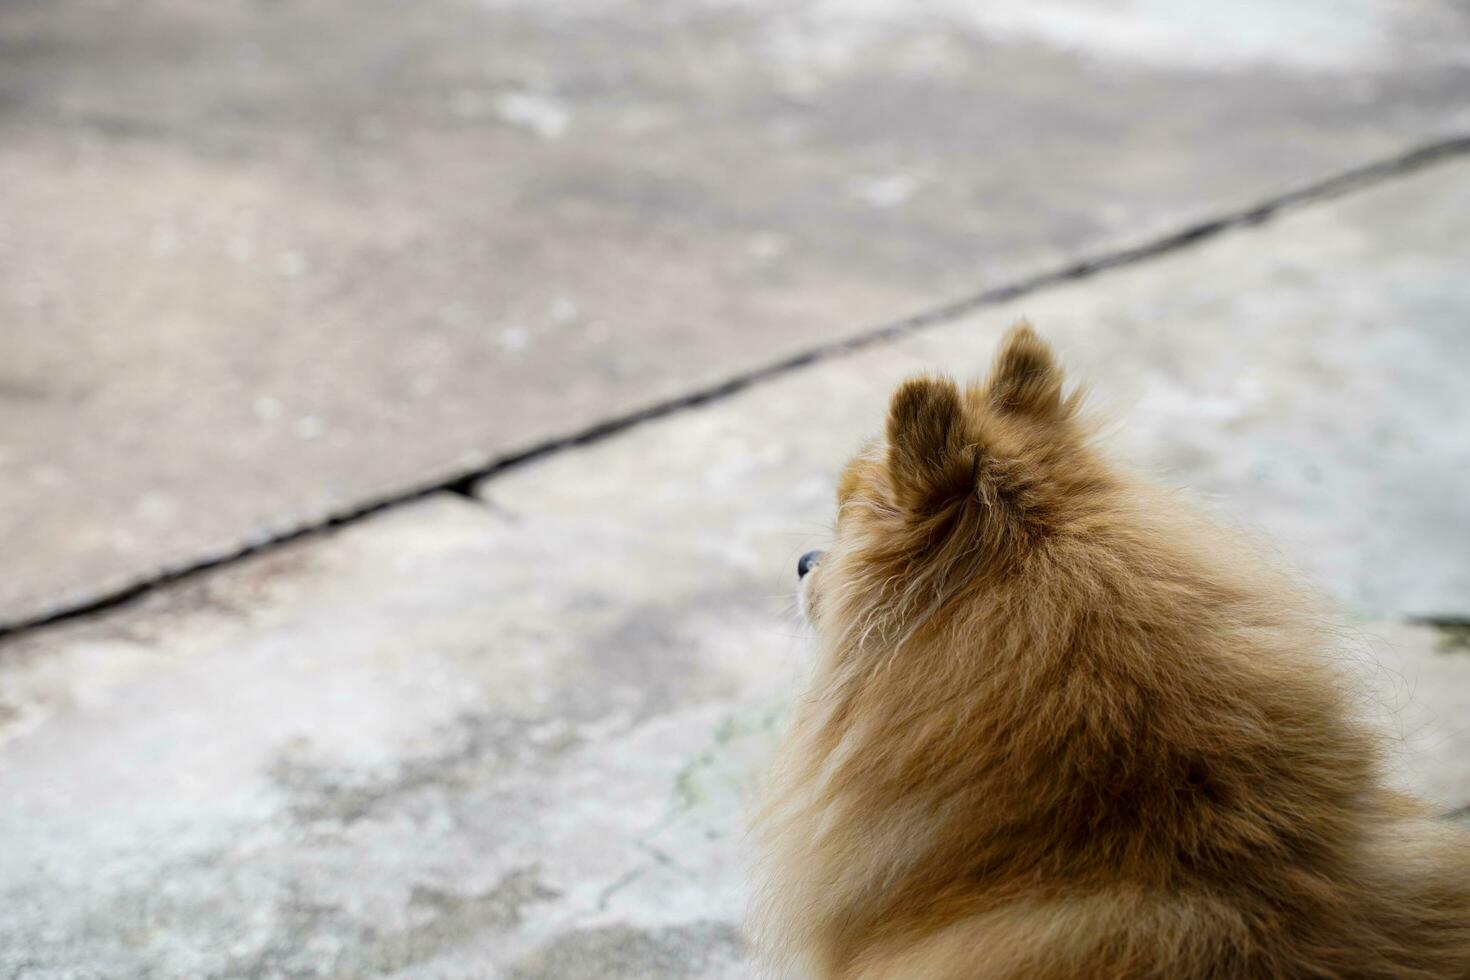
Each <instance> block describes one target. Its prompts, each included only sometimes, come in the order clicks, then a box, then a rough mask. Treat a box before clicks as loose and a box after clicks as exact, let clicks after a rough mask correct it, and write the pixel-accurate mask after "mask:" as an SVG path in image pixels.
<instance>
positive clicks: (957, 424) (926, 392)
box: [888, 378, 975, 512]
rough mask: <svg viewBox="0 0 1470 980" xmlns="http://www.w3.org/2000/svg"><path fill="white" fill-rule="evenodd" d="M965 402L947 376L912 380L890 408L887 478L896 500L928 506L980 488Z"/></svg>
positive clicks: (908, 506)
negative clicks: (977, 485)
mask: <svg viewBox="0 0 1470 980" xmlns="http://www.w3.org/2000/svg"><path fill="white" fill-rule="evenodd" d="M965 423H966V416H965V408H964V402H963V400H962V399H961V398H960V393H959V390H958V389H957V388H956V387H955V385H954V382H953V381H950V380H949V379H948V378H910V379H909V380H908V381H905V382H904V383H903V384H902V385H900V386H899V388H898V390H897V391H896V392H894V393H893V402H892V403H891V405H890V406H889V409H888V477H889V482H890V483H891V484H892V486H893V490H894V493H895V496H896V497H897V502H898V503H899V505H900V506H902V507H903V508H904V509H905V510H908V511H910V512H916V511H923V510H927V509H929V508H931V507H933V506H935V505H937V504H939V503H942V502H944V501H946V500H948V499H952V498H953V497H955V496H960V495H965V494H969V493H971V492H972V491H973V490H974V489H975V453H974V451H973V447H971V446H969V444H968V443H969V439H968V435H967V432H966V424H965Z"/></svg>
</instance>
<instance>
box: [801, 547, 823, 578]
mask: <svg viewBox="0 0 1470 980" xmlns="http://www.w3.org/2000/svg"><path fill="white" fill-rule="evenodd" d="M821 560H822V552H820V551H808V552H807V553H806V554H804V555H802V556H801V558H799V559H797V562H796V577H797V578H806V573H807V572H809V571H811V570H812V569H813V568H816V567H817V562H819V561H821Z"/></svg>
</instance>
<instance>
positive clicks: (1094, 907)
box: [757, 324, 1470, 980]
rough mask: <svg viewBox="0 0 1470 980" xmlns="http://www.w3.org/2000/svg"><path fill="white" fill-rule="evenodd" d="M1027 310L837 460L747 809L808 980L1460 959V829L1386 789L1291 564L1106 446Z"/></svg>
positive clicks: (1463, 883)
mask: <svg viewBox="0 0 1470 980" xmlns="http://www.w3.org/2000/svg"><path fill="white" fill-rule="evenodd" d="M1077 401H1078V400H1077V398H1076V396H1073V397H1071V398H1063V396H1062V383H1061V374H1060V372H1059V371H1058V369H1057V367H1056V365H1055V363H1054V360H1053V358H1052V355H1051V352H1050V351H1049V350H1048V348H1047V347H1046V345H1045V344H1044V343H1042V341H1041V340H1040V339H1038V338H1037V336H1036V335H1035V334H1034V333H1033V332H1032V331H1031V329H1030V328H1029V327H1027V326H1025V325H1024V324H1022V325H1020V326H1018V327H1017V328H1015V329H1014V330H1013V331H1012V332H1011V333H1010V335H1009V336H1008V337H1007V338H1006V340H1005V342H1004V344H1003V347H1002V349H1001V352H1000V355H999V357H998V358H997V361H996V366H995V369H994V371H993V373H992V375H991V377H990V379H989V380H988V381H987V382H986V383H985V384H981V385H973V386H971V387H969V388H967V389H964V390H963V391H962V390H960V389H959V388H957V387H956V386H955V385H954V384H953V383H952V382H950V381H948V380H946V379H943V378H919V379H914V380H911V381H909V382H907V383H905V384H904V385H903V386H901V387H900V388H899V389H898V391H897V393H896V394H895V395H894V397H893V402H892V407H891V410H890V414H889V419H888V429H887V439H886V442H885V443H884V444H882V445H879V446H875V447H874V448H872V449H870V450H868V451H866V452H864V453H863V454H861V455H860V456H859V457H858V458H857V459H855V460H854V461H853V462H852V463H851V464H850V465H849V467H848V469H847V471H846V472H845V473H844V475H843V477H842V480H841V483H840V486H839V491H838V505H839V506H838V512H839V516H838V522H837V531H836V538H835V542H834V545H833V547H832V550H831V551H830V552H829V553H828V554H827V555H826V557H825V558H824V559H823V560H822V562H821V564H820V565H819V567H817V568H816V569H815V570H814V571H813V572H812V573H811V575H810V577H809V581H808V583H807V585H808V592H807V606H808V615H809V617H810V618H811V620H812V623H813V626H814V629H815V632H816V637H817V645H818V651H817V662H816V666H815V675H814V680H813V685H812V689H811V690H810V692H809V693H808V694H807V696H806V697H804V698H803V699H801V701H800V703H799V705H798V708H797V715H796V718H795V720H794V722H793V725H792V729H791V731H790V733H789V734H788V736H787V741H786V744H785V746H784V748H783V751H782V755H781V758H780V759H779V761H778V765H777V766H776V769H775V771H774V773H773V776H772V779H771V786H770V791H769V798H768V800H767V802H766V805H765V806H764V808H763V811H762V813H761V814H760V816H759V820H758V832H759V835H760V838H761V840H762V842H763V844H764V850H765V863H764V865H763V873H764V884H763V887H762V889H761V890H760V893H759V897H758V901H757V909H758V911H757V926H758V929H757V936H758V939H759V940H760V941H761V942H762V943H763V945H764V946H765V947H766V949H767V950H768V952H770V954H771V955H772V956H773V958H774V959H776V960H777V961H778V962H780V963H783V964H784V965H785V966H786V967H787V968H790V969H794V970H796V971H797V972H799V973H800V974H801V975H802V976H809V977H813V978H820V980H880V978H882V980H886V978H911V980H961V978H965V980H968V978H982V977H984V978H992V977H994V978H1036V980H1048V978H1072V977H1106V978H1123V977H1156V978H1190V977H1202V978H1203V977H1209V978H1224V977H1365V978H1366V977H1383V978H1388V977H1393V978H1416V977H1423V978H1428V977H1436V978H1441V977H1470V847H1467V838H1466V836H1465V835H1463V833H1462V832H1461V831H1459V830H1458V829H1457V828H1455V827H1453V826H1451V825H1448V824H1444V823H1441V822H1438V821H1435V820H1434V819H1432V818H1431V817H1429V816H1428V815H1427V814H1426V813H1424V812H1423V810H1422V808H1421V807H1420V806H1419V805H1417V804H1415V803H1413V802H1412V801H1409V800H1405V799H1402V798H1399V797H1396V796H1395V795H1393V794H1392V793H1390V792H1388V791H1387V790H1385V789H1383V788H1382V787H1381V784H1380V765H1379V756H1378V753H1377V746H1376V743H1375V740H1374V737H1373V736H1372V735H1371V734H1370V733H1369V731H1367V730H1366V729H1364V728H1363V727H1361V726H1359V725H1358V724H1357V723H1356V722H1355V721H1354V720H1353V718H1352V713H1351V711H1350V710H1349V708H1350V707H1351V706H1350V704H1349V703H1348V702H1347V698H1346V695H1345V693H1344V692H1345V687H1344V685H1343V684H1342V682H1341V680H1340V679H1339V677H1338V675H1337V673H1336V671H1335V668H1334V651H1333V649H1332V641H1333V639H1334V637H1333V634H1332V632H1331V631H1330V630H1327V629H1324V628H1323V627H1322V626H1320V625H1319V624H1318V623H1317V622H1316V620H1315V619H1314V616H1313V614H1312V612H1311V611H1310V609H1309V608H1308V607H1307V606H1306V604H1305V603H1304V602H1303V601H1301V600H1300V599H1299V598H1298V596H1297V593H1296V591H1295V590H1294V589H1293V588H1292V587H1291V586H1290V584H1289V583H1288V582H1286V581H1285V580H1283V579H1282V578H1281V577H1280V576H1278V575H1277V574H1276V573H1274V572H1272V571H1271V570H1270V569H1269V568H1267V567H1266V566H1265V565H1264V564H1262V563H1261V562H1259V561H1258V560H1256V559H1255V558H1254V557H1253V556H1252V555H1251V554H1249V553H1248V552H1246V551H1244V550H1242V548H1241V547H1240V546H1239V545H1238V544H1236V543H1235V542H1234V541H1233V540H1232V539H1231V538H1230V537H1229V536H1228V535H1225V534H1223V533H1222V532H1219V531H1216V530H1214V529H1212V528H1211V527H1209V526H1208V525H1207V524H1205V523H1204V522H1202V521H1200V520H1199V519H1197V518H1196V517H1193V516H1192V515H1191V514H1189V513H1188V512H1187V509H1186V508H1184V507H1182V506H1181V505H1180V504H1179V503H1178V502H1177V501H1176V500H1175V499H1173V498H1172V497H1171V496H1170V495H1169V494H1167V493H1163V492H1160V491H1158V490H1156V489H1153V488H1150V487H1147V486H1145V485H1143V484H1141V483H1138V482H1136V481H1134V480H1133V479H1132V478H1131V477H1129V476H1128V475H1126V474H1125V473H1124V472H1123V471H1121V470H1120V469H1118V468H1117V467H1115V466H1113V465H1111V464H1110V463H1109V462H1107V461H1106V460H1105V459H1103V458H1102V457H1101V456H1100V455H1099V453H1098V451H1097V450H1096V449H1095V448H1094V447H1093V446H1092V445H1091V444H1090V442H1089V440H1088V432H1087V430H1086V429H1085V428H1084V427H1083V426H1082V424H1081V423H1080V422H1079V421H1078V419H1077V407H1078V406H1077Z"/></svg>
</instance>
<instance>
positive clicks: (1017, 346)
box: [986, 320, 1072, 421]
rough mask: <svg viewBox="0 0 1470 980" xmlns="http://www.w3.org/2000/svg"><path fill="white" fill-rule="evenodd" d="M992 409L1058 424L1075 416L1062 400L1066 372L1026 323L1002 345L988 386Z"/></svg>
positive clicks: (1015, 329) (1019, 324) (1012, 329)
mask: <svg viewBox="0 0 1470 980" xmlns="http://www.w3.org/2000/svg"><path fill="white" fill-rule="evenodd" d="M986 389H987V395H986V397H987V398H988V400H989V402H990V405H991V407H992V408H994V409H995V410H996V411H998V412H1003V413H1007V414H1012V415H1028V416H1031V417H1032V418H1035V419H1039V420H1043V421H1055V420H1057V419H1061V418H1065V417H1066V416H1067V415H1069V414H1071V407H1072V406H1071V404H1070V402H1064V401H1063V400H1062V372H1061V369H1060V368H1058V367H1057V362H1056V358H1055V357H1054V356H1053V355H1052V352H1051V348H1050V347H1048V346H1047V345H1046V342H1045V341H1044V340H1042V339H1041V338H1040V337H1038V336H1037V335H1036V331H1035V330H1032V329H1031V324H1029V323H1027V322H1026V321H1025V320H1022V321H1020V322H1019V323H1017V324H1016V325H1015V326H1013V327H1011V329H1010V331H1009V332H1007V333H1006V335H1005V339H1004V340H1002V341H1001V343H1000V352H999V353H997V354H996V356H995V367H994V368H992V369H991V372H990V380H989V382H987V385H986Z"/></svg>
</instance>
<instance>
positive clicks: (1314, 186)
mask: <svg viewBox="0 0 1470 980" xmlns="http://www.w3.org/2000/svg"><path fill="white" fill-rule="evenodd" d="M1467 155H1470V135H1460V136H1453V137H1447V138H1444V139H1441V140H1436V141H1434V142H1430V143H1426V144H1423V145H1421V146H1417V147H1414V148H1412V149H1410V150H1407V151H1406V152H1403V153H1401V154H1398V155H1396V156H1393V157H1389V158H1386V159H1382V160H1378V161H1375V162H1373V163H1369V164H1366V165H1364V166H1361V167H1356V168H1353V169H1351V170H1347V171H1344V172H1342V173H1339V174H1335V175H1333V176H1331V177H1327V178H1325V179H1323V180H1320V181H1316V182H1314V183H1310V184H1306V185H1303V186H1301V187H1298V188H1296V189H1294V190H1290V191H1286V192H1285V193H1283V194H1280V195H1277V196H1274V197H1271V198H1268V199H1267V200H1265V201H1262V202H1260V203H1257V204H1254V205H1252V206H1249V207H1246V208H1242V209H1239V210H1235V211H1230V212H1227V213H1225V214H1222V215H1219V216H1217V217H1214V218H1208V219H1206V220H1203V221H1199V222H1196V223H1193V224H1190V225H1187V226H1185V227H1183V228H1181V229H1179V230H1177V231H1173V232H1170V233H1168V234H1165V235H1162V236H1160V237H1158V238H1154V239H1152V240H1150V241H1147V242H1144V243H1143V244H1140V245H1135V246H1130V247H1126V248H1119V249H1115V250H1112V251H1109V252H1104V253H1101V254H1098V255H1095V256H1090V257H1083V258H1081V259H1077V260H1074V261H1071V262H1068V263H1066V264H1064V265H1061V266H1060V267H1058V268H1056V269H1052V270H1049V271H1046V272H1041V273H1037V274H1036V275H1033V276H1028V277H1026V278H1023V279H1019V280H1017V281H1016V282H1013V283H1008V284H1005V285H1001V286H996V287H993V288H991V289H986V290H983V291H981V292H978V293H975V294H973V295H970V296H966V297H962V298H960V299H957V300H953V301H951V302H948V303H944V304H941V305H939V306H936V307H933V308H930V309H928V310H923V311H921V312H919V313H916V314H914V315H912V316H908V317H904V318H903V319H900V320H897V321H894V322H891V323H887V324H883V325H880V326H877V327H873V328H870V329H867V330H864V331H860V332H858V333H856V334H854V335H852V336H850V337H846V338H844V339H842V340H837V341H833V342H831V343H827V344H820V345H817V346H814V347H811V348H808V349H807V350H805V351H801V352H800V353H797V354H794V355H792V356H789V357H785V358H782V359H780V360H777V361H772V362H770V363H768V364H765V365H763V366H761V367H757V368H753V369H751V370H749V371H745V372H743V373H740V374H736V375H733V376H731V377H730V378H727V379H726V380H724V381H721V382H718V383H716V384H713V385H710V386H708V387H705V388H701V389H699V390H697V391H693V392H688V393H686V394H682V395H678V396H675V397H672V398H668V399H666V400H664V401H660V402H655V403H653V404H651V405H647V406H644V407H643V408H640V409H635V410H633V411H630V412H627V413H624V414H622V415H617V416H614V417H612V418H609V419H604V420H603V421H600V422H596V423H594V424H592V425H590V426H587V427H585V428H582V429H579V430H577V431H575V432H571V433H567V434H566V435H562V436H556V437H552V438H549V439H545V440H542V441H540V442H537V443H534V444H532V445H530V446H527V447H525V448H523V449H520V450H516V451H514V452H510V453H507V454H504V455H502V456H500V457H498V458H497V459H494V460H492V461H491V462H489V463H487V464H485V465H482V466H478V467H475V468H474V469H470V470H465V471H461V472H458V473H454V474H451V475H449V476H447V477H440V478H436V479H434V480H432V481H430V482H426V483H422V484H418V485H413V486H410V487H407V488H405V489H404V490H402V491H400V492H398V493H395V494H391V495H388V496H385V497H379V498H376V499H373V500H369V501H366V502H363V503H361V504H357V505H354V506H352V507H349V508H345V509H343V510H341V511H339V512H338V513H335V514H332V515H330V516H329V517H327V518H326V519H324V520H321V521H316V522H313V523H309V524H305V525H302V526H300V527H297V528H293V529H290V530H287V531H283V532H281V533H279V534H276V535H274V536H272V537H269V538H267V539H265V540H259V541H255V542H252V543H249V544H246V545H242V546H239V547H236V548H231V549H227V550H224V551H221V552H217V553H215V554H211V555H204V556H201V557H200V558H198V559H196V560H194V561H190V562H185V563H183V564H179V565H175V566H173V567H165V568H163V569H160V570H158V571H156V572H153V573H151V574H149V575H146V576H142V577H140V578H138V579H137V580H136V581H135V582H133V583H131V584H129V585H125V586H122V587H119V588H115V589H112V590H109V591H106V592H104V593H101V594H99V595H97V596H94V597H93V598H90V599H83V600H80V601H77V602H74V603H70V604H67V605H63V606H60V607H58V608H56V609H53V610H51V611H48V612H45V613H42V614H40V615H36V616H31V617H27V618H23V619H18V620H12V621H10V622H0V639H4V638H6V637H9V636H13V635H16V634H18V633H21V632H24V631H27V630H32V629H36V628H39V627H42V626H47V625H50V624H53V623H58V622H61V621H64V620H68V619H75V618H77V617H80V616H85V615H88V614H91V613H96V612H101V611H103V610H105V609H110V608H112V607H114V606H118V605H121V604H123V603H126V602H129V601H131V600H133V599H136V598H139V597H141V596H143V595H146V594H147V593H149V592H151V591H153V590H154V589H156V588H159V587H160V586H164V585H168V584H170V583H173V582H177V581H179V580H181V579H184V578H188V577H190V576H193V575H196V574H198V573H201V572H205V571H208V570H209V569H212V568H218V567H220V566H222V565H228V564H230V563H232V562H235V561H238V560H240V559H242V558H245V557H247V556H250V555H253V554H256V553H259V552H263V551H267V550H269V549H272V548H275V547H278V546H280V545H283V544H286V543H287V542H291V541H295V540H297V539H299V538H303V537H306V536H308V535H312V534H318V533H323V532H327V531H330V530H332V529H333V528H337V527H341V526H343V525H347V524H353V523H355V522H357V521H360V520H362V519H364V518H367V517H370V516H371V515H373V514H376V513H378V512H380V511H383V510H386V509H388V508H390V507H396V506H399V505H401V504H406V503H410V502H412V501H415V500H419V499H422V498H424V497H427V496H429V495H430V494H435V493H446V492H447V493H454V494H459V495H461V496H465V497H469V498H470V499H474V500H476V501H477V503H478V502H480V501H478V498H475V496H474V494H473V492H472V489H473V487H474V486H475V484H477V483H478V482H479V481H480V480H483V479H485V478H486V477H491V476H494V475H495V474H497V473H500V472H502V471H504V470H507V469H511V468H512V467H516V466H520V465H522V464H524V463H528V462H531V461H533V460H536V459H540V458H542V457H545V456H548V455H550V454H552V453H556V452H560V451H561V450H564V449H569V448H573V447H577V446H585V445H587V444H589V443H594V442H598V441H600V440H602V439H605V438H607V437H609V436H613V435H616V434H618V433H620V432H623V431H626V430H628V429H631V428H633V427H634V426H638V425H641V424H643V423H645V422H651V421H654V420H656V419H661V418H665V417H667V416H670V415H674V414H676V413H678V412H681V411H684V410H685V409H689V408H695V407H698V406H701V405H706V404H709V403H711V402H715V401H719V400H721V399H723V398H726V397H728V396H730V395H733V394H735V393H736V392H738V391H741V390H743V389H745V388H747V387H750V386H751V385H755V384H760V383H762V382H765V381H769V380H772V379H775V378H777V377H780V376H782V375H785V374H787V373H789V372H792V371H795V370H798V369H800V368H803V367H805V366H807V365H810V364H815V363H817V362H819V361H824V360H827V359H829V358H835V357H841V356H844V355H846V354H850V353H852V352H855V351H858V350H862V349H864V348H867V347H872V346H875V345H878V344H883V343H886V342H889V341H892V340H895V339H897V338H899V337H902V336H904V335H906V334H909V333H913V332H915V331H918V330H923V329H925V328H928V327H932V326H937V325H938V324H941V323H946V322H949V321H951V320H955V319H958V318H959V317H961V316H964V315H966V314H969V313H971V312H973V311H975V310H977V309H980V308H982V307H986V306H993V305H997V304H1000V303H1004V302H1007V301H1009V300H1013V299H1015V298H1017V297H1019V296H1023V295H1026V294H1029V293H1034V292H1037V291H1039V290H1042V289H1045V288H1047V287H1049V286H1055V285H1060V284H1062V283H1066V282H1071V281H1074V280H1077V279H1085V278H1089V277H1091V276H1094V275H1097V274H1098V273H1101V272H1106V271H1107V270H1109V269H1115V268H1119V267H1122V266H1130V265H1135V264H1137V263H1140V262H1146V261H1148V260H1149V259H1152V258H1156V257H1159V256H1163V255H1167V254H1170V253H1173V252H1177V251H1180V250H1182V249H1185V248H1189V247H1191V246H1194V245H1197V244H1199V243H1202V242H1204V241H1206V240H1208V239H1211V238H1215V237H1216V236H1218V235H1221V234H1223V233H1224V232H1227V231H1231V230H1233V229H1236V228H1244V227H1249V226H1252V225H1257V224H1261V223H1263V222H1265V221H1268V220H1270V219H1271V218H1273V217H1275V216H1276V215H1278V214H1280V213H1282V212H1284V211H1287V210H1294V209H1296V208H1298V207H1303V206H1306V205H1310V204H1316V203H1320V202H1323V201H1328V200H1332V199H1335V198H1339V197H1342V196H1344V195H1346V194H1350V193H1352V192H1354V191H1357V190H1362V189H1364V188H1366V187H1371V186H1375V185H1378V184H1381V183H1384V182H1387V181H1390V180H1393V179H1394V178H1397V177H1401V176H1406V175H1409V174H1412V173H1415V172H1417V171H1420V170H1422V169H1424V168H1426V167H1429V166H1431V165H1434V164H1437V163H1441V162H1444V161H1447V160H1451V159H1454V158H1457V157H1463V156H1467ZM1447 614H1448V611H1447ZM1446 618H1457V617H1453V616H1448V615H1447V617H1446Z"/></svg>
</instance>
